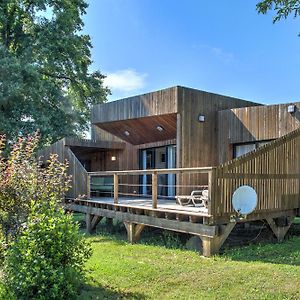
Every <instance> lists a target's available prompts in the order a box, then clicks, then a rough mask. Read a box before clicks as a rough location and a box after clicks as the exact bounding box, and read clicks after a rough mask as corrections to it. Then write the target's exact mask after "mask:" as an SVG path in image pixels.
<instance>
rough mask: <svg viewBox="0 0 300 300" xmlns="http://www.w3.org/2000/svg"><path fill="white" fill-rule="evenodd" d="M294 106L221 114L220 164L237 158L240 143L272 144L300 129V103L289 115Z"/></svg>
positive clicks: (242, 110) (221, 112)
mask: <svg viewBox="0 0 300 300" xmlns="http://www.w3.org/2000/svg"><path fill="white" fill-rule="evenodd" d="M289 105H290V104H288V103H287V104H279V105H270V106H254V107H247V108H243V109H241V108H235V109H230V110H224V111H220V112H219V113H218V122H219V123H220V124H222V126H219V131H218V140H219V145H223V148H222V147H220V148H219V162H220V163H224V162H226V161H228V160H230V159H232V158H233V156H232V155H233V152H232V147H230V145H232V144H236V143H248V142H254V141H263V140H272V139H276V138H279V137H281V136H283V135H285V134H287V133H289V132H291V131H293V130H295V129H297V128H298V127H299V126H300V102H297V103H294V105H296V112H295V113H292V114H291V113H289V112H288V110H287V108H288V106H289Z"/></svg>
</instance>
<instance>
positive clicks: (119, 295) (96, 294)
mask: <svg viewBox="0 0 300 300" xmlns="http://www.w3.org/2000/svg"><path fill="white" fill-rule="evenodd" d="M88 299H93V300H95V299H99V300H100V299H101V300H103V299H107V300H112V299H114V300H115V299H116V300H117V299H136V300H143V299H146V297H145V296H144V295H143V294H140V293H131V292H122V291H116V290H113V289H110V288H107V287H102V286H99V287H97V286H92V285H88V284H85V285H84V286H83V287H82V290H81V293H80V295H79V296H78V300H88Z"/></svg>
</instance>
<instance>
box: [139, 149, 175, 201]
mask: <svg viewBox="0 0 300 300" xmlns="http://www.w3.org/2000/svg"><path fill="white" fill-rule="evenodd" d="M175 167H176V146H174V145H170V146H165V147H157V148H149V149H144V150H141V153H140V168H141V169H143V170H148V169H169V168H175ZM175 182H176V177H175V174H160V175H159V176H158V194H159V195H161V196H170V197H172V196H174V195H175ZM141 184H142V187H141V192H142V194H143V195H151V189H152V187H151V175H143V176H142V180H141Z"/></svg>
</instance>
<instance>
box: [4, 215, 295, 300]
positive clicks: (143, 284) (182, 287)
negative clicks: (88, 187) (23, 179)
mask: <svg viewBox="0 0 300 300" xmlns="http://www.w3.org/2000/svg"><path fill="white" fill-rule="evenodd" d="M75 218H76V220H78V221H81V216H75ZM298 221H299V220H298ZM106 229H107V228H106V227H105V226H104V224H102V225H101V224H100V226H98V229H97V230H98V234H97V235H94V236H87V237H86V238H87V239H88V240H89V241H90V242H91V245H92V248H93V255H92V257H91V258H90V259H89V261H88V262H87V264H86V268H87V270H88V276H87V281H86V283H85V284H84V285H83V287H82V291H81V294H80V296H79V297H78V299H80V300H81V299H161V300H164V299H300V237H299V236H298V237H294V238H291V239H289V240H286V241H285V242H284V243H282V244H264V245H251V246H247V247H242V248H235V249H230V250H226V251H225V253H224V254H223V255H220V256H215V257H213V258H210V259H208V258H203V257H201V256H200V255H199V254H198V253H196V252H193V251H188V250H185V249H183V247H181V248H180V247H179V246H180V240H179V238H178V236H177V237H176V235H175V236H174V235H173V236H172V235H166V236H163V235H161V232H155V234H153V232H152V233H151V234H150V235H149V234H148V236H147V231H146V232H145V233H143V236H144V237H145V238H144V239H143V240H142V243H141V244H136V245H130V244H128V243H127V242H126V241H125V236H124V228H122V227H121V226H119V225H118V224H117V225H116V224H115V226H114V227H113V230H112V231H110V232H109V231H108V232H106V233H105V230H106ZM99 231H101V233H100V232H99ZM163 245H166V246H168V247H169V248H167V247H164V246H163ZM170 247H175V248H176V247H177V248H176V249H170ZM1 290H2V291H3V290H4V287H3V286H1V283H0V299H2V298H1V295H2V294H1ZM3 299H7V298H3Z"/></svg>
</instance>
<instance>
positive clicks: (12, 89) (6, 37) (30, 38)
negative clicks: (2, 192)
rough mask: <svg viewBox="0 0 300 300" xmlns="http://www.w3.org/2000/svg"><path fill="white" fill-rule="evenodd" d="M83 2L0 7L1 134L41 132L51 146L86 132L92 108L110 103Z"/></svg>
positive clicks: (36, 1)
mask: <svg viewBox="0 0 300 300" xmlns="http://www.w3.org/2000/svg"><path fill="white" fill-rule="evenodd" d="M87 6H88V5H87V3H86V1H85V0H72V1H70V0H2V1H1V2H0V132H1V133H5V134H6V135H7V137H8V138H9V139H12V140H13V139H15V138H16V137H17V136H18V135H23V136H24V135H25V134H28V133H32V132H34V131H36V130H39V131H40V133H41V137H42V142H43V143H44V144H45V143H51V142H53V141H55V140H58V139H59V138H62V137H64V136H67V135H79V134H80V133H82V132H83V131H84V130H85V129H86V128H87V124H88V120H89V114H90V108H91V106H92V105H94V104H97V103H101V102H103V101H105V100H106V96H107V94H108V93H109V90H108V89H107V88H105V87H104V86H103V79H104V76H103V75H102V74H101V73H100V72H99V71H94V72H91V71H90V69H91V64H92V61H91V52H90V50H91V47H92V45H91V39H90V37H89V36H88V35H86V34H83V32H82V29H83V26H84V23H83V20H82V17H83V15H84V14H85V13H86V9H87Z"/></svg>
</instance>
